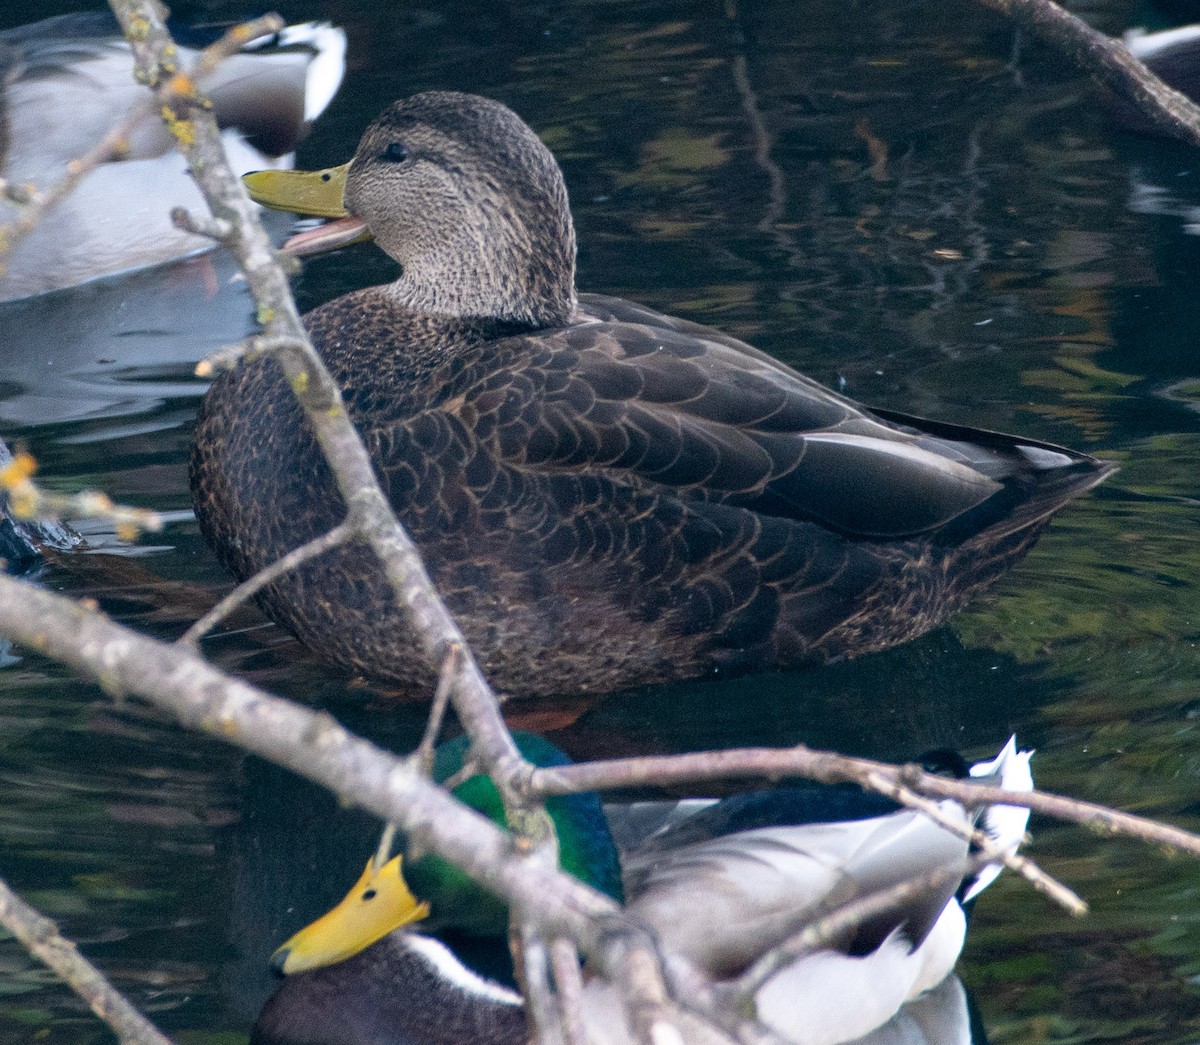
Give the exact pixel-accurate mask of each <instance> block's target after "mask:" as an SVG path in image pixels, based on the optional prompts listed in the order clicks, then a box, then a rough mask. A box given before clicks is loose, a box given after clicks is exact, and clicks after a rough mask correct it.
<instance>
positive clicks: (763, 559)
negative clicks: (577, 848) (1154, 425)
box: [191, 92, 1112, 696]
mask: <svg viewBox="0 0 1200 1045" xmlns="http://www.w3.org/2000/svg"><path fill="white" fill-rule="evenodd" d="M345 202H346V206H347V209H348V210H349V211H350V213H351V214H353V215H355V216H356V217H357V218H359V219H361V221H362V222H365V224H366V225H367V226H368V227H369V229H370V230H371V232H372V233H373V234H374V236H375V238H376V240H377V241H378V242H379V244H380V246H381V247H382V248H383V249H384V250H385V251H387V253H388V254H390V255H391V256H392V257H393V258H395V259H396V260H397V261H398V262H400V264H401V265H402V266H403V274H402V275H401V276H400V278H399V279H398V280H397V281H396V282H395V283H391V284H388V285H385V286H380V287H372V288H369V289H365V290H360V291H356V292H354V293H351V294H347V295H345V296H344V297H341V298H338V299H336V300H335V301H332V302H330V303H328V304H326V305H323V306H322V307H320V308H318V309H315V310H314V311H312V312H310V313H309V314H308V315H307V317H306V320H305V321H306V325H307V327H308V330H309V333H310V334H311V335H312V338H313V340H314V342H315V344H316V346H317V348H318V350H319V351H320V352H321V354H322V356H323V357H324V359H325V361H326V363H327V364H328V366H329V368H330V370H331V371H332V373H333V376H334V377H335V378H336V379H337V380H338V382H339V383H340V384H341V386H342V388H343V391H344V394H345V400H346V405H347V408H348V410H349V412H350V414H351V416H352V417H353V419H354V421H355V423H356V424H357V425H358V427H359V430H360V431H361V433H362V435H363V438H364V440H365V441H366V444H367V447H368V449H369V451H370V452H371V455H372V457H373V460H374V462H375V467H376V471H377V473H378V475H379V479H380V482H381V483H382V485H383V488H384V490H385V492H386V493H387V495H388V496H389V498H390V499H391V502H392V504H393V506H394V507H395V509H396V512H397V514H398V516H399V518H400V520H401V522H402V523H403V524H404V525H405V527H407V529H408V530H409V532H410V533H411V534H412V536H413V538H414V540H415V541H416V542H417V544H418V546H419V547H420V549H421V552H422V554H423V556H424V558H425V562H426V564H427V566H428V568H429V571H430V574H431V576H432V578H433V580H434V582H435V583H436V584H437V586H438V588H439V590H440V591H441V593H442V595H443V597H444V598H445V600H446V602H447V604H448V606H449V607H450V609H451V611H452V612H453V613H454V615H455V616H456V618H457V619H458V621H459V624H460V625H461V627H462V629H463V631H464V633H465V634H466V637H467V639H468V641H469V642H470V643H471V645H472V647H473V648H474V650H475V652H476V654H477V655H478V657H479V658H480V661H481V664H482V667H483V669H484V671H485V672H486V674H487V675H488V677H489V679H490V681H491V682H492V684H493V685H495V686H496V687H498V688H499V689H502V690H505V691H508V692H511V693H513V694H517V695H529V696H548V695H551V694H560V693H566V692H576V691H580V690H590V691H609V690H615V689H621V688H624V687H629V686H635V685H640V684H644V683H652V682H666V681H670V680H675V679H684V678H689V677H693V676H699V675H703V674H707V673H712V672H715V671H737V672H744V671H751V670H763V669H767V668H772V667H781V666H789V665H797V664H805V663H822V662H828V661H831V660H837V659H839V658H842V657H849V656H856V655H858V654H861V653H867V652H871V651H874V650H879V649H883V648H885V647H887V646H891V645H894V644H895V643H898V642H903V641H905V640H907V639H910V638H913V637H915V636H917V635H920V634H921V633H922V632H924V631H927V630H928V629H929V628H931V627H933V626H934V625H935V624H937V623H938V622H939V621H941V620H942V619H943V618H945V617H946V616H947V615H948V614H950V613H951V612H953V611H954V610H956V609H958V608H959V607H960V606H962V605H963V603H965V602H966V601H967V600H968V599H969V598H971V597H972V596H973V595H974V594H976V593H977V592H978V591H979V590H980V589H981V588H983V587H984V586H985V585H987V584H989V583H990V582H992V581H993V580H995V578H996V577H998V576H999V575H1000V574H1001V573H1002V572H1003V571H1004V570H1006V569H1007V568H1008V567H1009V566H1011V565H1012V564H1013V563H1014V562H1016V561H1017V560H1018V559H1019V558H1020V557H1021V556H1022V555H1024V554H1025V553H1026V552H1027V551H1028V550H1029V548H1030V547H1031V546H1032V544H1033V543H1034V541H1035V540H1036V538H1037V536H1038V534H1039V533H1040V532H1041V531H1042V529H1043V528H1044V527H1045V525H1046V524H1047V523H1048V522H1049V520H1050V517H1051V516H1052V515H1053V514H1054V513H1055V512H1056V511H1057V510H1058V509H1059V508H1061V507H1062V506H1063V505H1064V504H1066V503H1067V502H1068V501H1070V500H1072V499H1073V498H1075V497H1077V496H1079V495H1080V494H1082V493H1083V492H1084V491H1086V490H1088V489H1090V488H1091V487H1093V486H1095V485H1096V484H1097V483H1098V482H1100V481H1101V480H1102V479H1103V478H1104V477H1105V476H1106V475H1107V474H1108V473H1109V472H1110V471H1111V470H1112V469H1111V466H1109V465H1107V464H1105V463H1103V462H1100V461H1097V460H1095V459H1093V458H1091V457H1087V456H1084V455H1082V454H1077V453H1073V452H1071V451H1069V450H1065V449H1062V448H1060V447H1056V446H1050V445H1047V444H1044V443H1038V442H1034V441H1031V440H1023V439H1019V438H1016V437H1012V436H1005V435H998V434H994V433H991V432H984V431H977V430H974V429H969V428H961V427H956V426H953V425H945V424H940V423H937V422H930V421H923V420H918V419H915V418H911V417H905V416H902V415H899V414H894V413H891V412H885V411H869V410H866V409H864V408H862V407H860V406H858V405H856V404H855V403H853V402H851V401H849V400H847V399H844V398H842V397H841V396H838V395H835V394H834V393H832V392H830V391H829V390H827V389H825V388H824V387H822V386H820V385H818V384H817V383H815V382H814V381H811V380H809V379H808V378H806V377H804V376H802V375H800V374H798V373H796V372H795V371H793V370H791V369H789V368H788V367H786V366H784V365H783V364H781V363H778V362H776V361H774V360H772V359H771V358H769V357H768V356H766V355H764V354H763V353H761V352H758V351H756V350H755V349H753V348H751V347H749V346H748V345H745V344H743V343H742V342H740V341H737V340H735V339H734V338H731V337H727V336H725V335H723V334H721V333H718V332H717V331H714V330H710V329H708V328H707V327H703V326H699V325H697V324H694V323H688V322H684V321H682V320H678V319H673V318H671V317H668V316H663V315H659V314H657V313H655V312H652V311H650V310H648V309H645V308H642V307H640V306H638V305H635V304H631V303H629V302H627V301H621V300H618V299H615V298H605V297H598V296H594V295H577V294H576V291H575V281H574V275H575V238H574V231H573V228H572V224H571V216H570V210H569V207H568V204H567V195H566V190H565V187H564V185H563V181H562V175H561V173H560V171H559V169H558V165H557V164H556V163H555V161H554V158H553V156H551V154H550V152H549V151H548V150H547V149H546V148H545V146H544V145H543V144H542V143H541V142H540V141H539V140H538V138H537V136H536V135H535V134H534V133H533V132H532V131H531V130H530V129H529V128H528V127H526V126H525V124H524V123H522V122H521V120H520V119H519V118H518V117H517V116H516V115H514V114H513V113H512V112H511V111H510V110H508V109H507V108H505V107H504V106H503V105H500V104H499V103H497V102H493V101H488V100H486V99H483V98H478V97H474V96H470V95H462V94H452V93H441V92H437V93H427V94H420V95H416V96H415V97H413V98H410V99H408V100H407V101H403V102H397V103H396V104H394V105H393V106H391V108H389V109H388V110H387V111H386V112H385V113H384V114H383V115H382V116H381V117H380V118H379V120H377V121H376V122H375V123H374V124H373V125H372V126H371V127H370V128H368V129H367V131H366V133H365V134H364V136H363V139H362V142H361V144H360V145H359V148H358V151H357V153H356V155H355V158H354V161H353V163H352V164H351V165H350V168H349V173H348V177H347V182H346V191H345ZM191 481H192V493H193V500H194V503H195V506H196V514H197V517H198V519H199V521H200V526H201V529H202V531H203V533H204V535H205V537H206V538H207V540H208V541H209V543H210V544H211V545H212V547H213V548H214V549H215V550H216V552H217V554H218V556H219V557H220V558H221V560H222V561H223V562H224V563H225V564H226V565H227V566H228V567H229V568H230V569H231V570H233V572H234V573H235V574H236V575H237V576H238V577H242V578H244V577H247V576H249V575H250V574H252V573H254V572H255V571H257V570H260V569H262V568H263V567H264V566H266V565H268V564H269V563H271V562H273V561H274V560H275V559H277V558H279V557H280V556H281V555H283V554H284V553H286V552H288V551H290V550H291V549H292V548H295V547H297V546H298V545H300V544H303V543H304V542H306V541H308V540H310V539H312V538H313V537H315V536H317V535H318V534H320V533H321V532H323V531H324V530H326V529H328V528H330V527H332V526H334V525H336V524H337V523H338V522H340V521H341V519H342V517H343V514H344V506H343V503H342V501H341V498H340V496H339V494H338V493H337V491H336V489H335V486H334V483H333V481H332V479H331V477H330V474H329V472H328V469H327V468H326V466H325V464H324V463H323V461H322V458H321V455H320V453H319V452H318V450H317V447H316V444H315V441H314V439H313V437H312V434H311V432H310V430H309V428H308V426H307V425H306V423H305V421H304V420H303V418H302V416H301V413H300V410H299V408H298V406H297V405H296V404H295V402H294V400H293V397H292V394H291V392H290V390H289V389H288V387H287V384H286V382H285V381H284V379H283V376H282V374H281V373H280V371H279V370H278V368H277V366H276V365H275V364H274V363H273V362H271V361H270V360H258V361H254V362H250V363H246V364H244V365H242V366H240V367H239V368H238V369H237V370H236V371H234V372H232V373H228V374H225V375H223V376H222V377H221V378H219V379H218V380H217V381H216V382H215V383H214V384H213V386H212V388H211V389H210V390H209V392H208V394H207V396H206V397H205V400H204V405H203V408H202V411H201V415H200V420H199V423H198V425H197V429H196V436H195V444H194V447H193V451H192V458H191ZM261 602H262V605H263V607H264V609H265V610H266V611H267V613H269V614H270V615H271V616H272V617H273V618H274V619H275V620H277V621H278V622H279V623H280V624H282V625H284V626H285V627H287V628H289V629H290V630H291V631H293V632H294V633H295V634H296V635H297V636H298V637H299V638H300V639H301V640H302V641H303V642H304V643H306V644H307V645H308V646H309V647H311V648H312V649H313V650H314V651H315V652H316V653H318V654H319V655H321V656H323V657H326V658H328V659H329V660H331V661H333V662H335V663H337V664H340V665H343V666H344V667H346V668H349V669H351V670H353V671H357V672H361V673H363V674H365V675H368V676H370V677H373V678H375V679H381V680H388V681H394V682H398V683H401V684H402V685H406V686H412V687H421V686H426V685H428V684H429V682H430V675H429V672H428V670H427V669H426V668H425V666H424V665H422V664H421V663H420V662H419V657H418V656H416V655H415V653H414V649H413V644H412V642H411V639H410V636H409V635H408V634H407V633H406V630H405V628H404V626H403V623H402V621H401V617H400V615H399V614H398V613H397V612H396V610H395V607H394V604H393V600H392V597H391V595H390V592H389V589H388V587H387V585H386V583H385V581H384V579H383V577H382V575H381V573H380V571H379V570H378V569H377V568H376V565H375V563H374V561H373V559H372V556H371V553H370V552H369V551H368V550H366V549H363V548H359V547H348V548H341V549H339V550H336V551H334V552H331V553H329V554H327V555H325V556H324V557H322V558H321V559H319V560H316V561H314V562H311V563H309V564H308V565H306V566H304V567H303V568H301V569H299V570H297V571H295V572H293V573H292V574H290V575H288V576H287V577H285V578H284V579H282V580H280V581H278V582H276V583H275V584H273V585H271V586H270V587H268V588H266V589H265V590H264V592H263V594H262V596H261Z"/></svg>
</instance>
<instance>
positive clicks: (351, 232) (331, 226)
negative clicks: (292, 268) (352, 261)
mask: <svg viewBox="0 0 1200 1045" xmlns="http://www.w3.org/2000/svg"><path fill="white" fill-rule="evenodd" d="M370 238H371V232H370V230H369V229H368V228H367V223H366V222H365V221H363V220H362V219H361V218H340V219H339V220H337V221H331V222H329V223H328V224H326V225H322V226H321V227H320V228H316V229H309V230H308V231H307V232H300V233H297V234H296V235H295V236H292V237H291V239H289V240H288V241H287V242H286V243H284V245H283V250H284V252H285V253H287V254H291V255H292V256H293V257H297V258H304V257H308V256H309V255H311V254H323V253H324V252H325V251H328V250H337V249H338V248H340V247H348V246H350V244H352V243H362V242H363V241H364V240H369V239H370Z"/></svg>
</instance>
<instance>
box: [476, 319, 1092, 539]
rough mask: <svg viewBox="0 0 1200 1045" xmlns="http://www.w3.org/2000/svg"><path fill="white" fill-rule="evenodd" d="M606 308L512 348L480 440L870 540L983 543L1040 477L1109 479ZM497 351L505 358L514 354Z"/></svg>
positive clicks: (490, 379)
mask: <svg viewBox="0 0 1200 1045" xmlns="http://www.w3.org/2000/svg"><path fill="white" fill-rule="evenodd" d="M597 300H599V301H601V302H603V303H605V304H607V303H608V301H609V299H594V298H590V297H588V298H585V299H584V300H583V302H582V305H581V310H580V311H581V316H582V317H583V319H582V321H581V322H579V323H577V324H575V325H572V326H570V327H566V328H563V329H561V330H557V331H547V332H542V333H539V334H538V335H537V336H536V338H518V339H515V340H516V341H517V342H518V343H519V346H520V349H519V352H518V353H515V355H520V356H523V357H524V362H523V365H515V366H504V367H500V366H496V367H494V368H493V369H492V370H491V372H490V373H489V374H487V375H486V377H485V378H484V380H483V381H482V382H481V383H480V385H479V386H478V387H477V388H475V389H473V390H471V391H470V392H468V393H467V396H466V398H467V400H468V402H470V403H471V404H472V405H473V407H474V411H475V417H474V421H475V425H476V431H477V432H479V433H480V434H481V435H482V436H483V437H484V438H490V439H491V440H493V441H494V443H495V446H496V448H497V451H498V454H499V456H500V457H502V458H503V459H505V460H508V461H511V462H513V463H514V464H515V465H517V466H518V467H527V468H536V469H539V470H561V471H570V472H578V471H579V470H580V469H587V470H590V471H592V472H593V473H595V474H602V475H607V476H612V477H619V478H620V479H621V481H624V482H627V483H631V484H635V485H637V486H639V487H641V488H643V489H648V490H654V491H656V492H657V491H661V490H663V489H664V488H666V489H669V490H670V491H671V492H672V493H673V494H674V495H676V496H680V497H683V498H686V499H689V500H694V501H710V502H714V501H715V502H720V503H725V504H729V505H735V506H737V507H742V508H748V509H750V510H752V511H755V512H756V513H759V514H762V515H767V516H776V517H780V518H786V519H791V520H799V521H808V522H814V523H817V524H819V525H821V526H824V527H826V528H829V529H832V530H835V531H837V532H839V533H841V534H843V535H845V536H849V537H853V538H865V539H876V540H879V539H896V538H903V537H911V536H915V535H923V534H931V533H934V532H935V531H939V530H943V529H949V530H953V531H954V532H955V534H956V535H957V536H961V532H960V531H962V530H963V529H964V527H965V528H966V530H967V532H977V531H978V530H981V529H983V528H984V527H985V526H987V525H989V524H991V523H993V522H995V521H996V520H998V519H999V518H1002V517H1004V516H1005V515H1006V514H1008V513H1010V512H1012V510H1013V507H1014V501H1019V500H1021V499H1022V498H1026V497H1028V496H1029V495H1030V493H1031V490H1032V488H1034V487H1036V486H1037V484H1038V481H1039V477H1040V476H1041V475H1042V474H1043V473H1053V474H1055V475H1057V476H1060V477H1062V476H1065V475H1069V476H1070V478H1071V480H1073V481H1072V482H1069V483H1068V485H1069V486H1070V487H1071V488H1072V489H1073V488H1074V487H1081V488H1082V487H1084V486H1085V485H1086V484H1088V483H1091V482H1098V481H1099V478H1096V477H1095V476H1096V474H1097V472H1101V473H1102V471H1103V470H1102V469H1101V468H1099V466H1098V465H1097V463H1096V462H1094V461H1093V460H1092V459H1090V458H1087V457H1083V456H1081V455H1076V454H1072V453H1070V452H1068V451H1065V450H1062V449H1060V448H1058V447H1053V446H1049V445H1048V444H1041V443H1035V442H1031V441H1030V442H1026V441H1019V440H1016V439H1012V438H1009V437H1005V436H998V435H994V434H993V433H988V432H979V431H975V430H971V429H963V428H957V427H955V426H939V425H925V426H924V428H921V427H917V426H918V425H924V422H920V421H916V420H915V419H910V418H904V417H902V416H901V415H891V416H890V417H885V416H883V415H881V414H874V413H871V412H868V411H866V410H864V409H862V408H860V407H858V406H857V405H856V404H854V403H852V402H851V401H849V400H847V399H845V398H843V397H842V396H838V395H836V394H835V393H833V392H830V391H829V390H828V389H826V388H824V387H822V386H821V385H819V384H818V383H817V382H815V381H812V380H810V379H809V378H806V377H804V376H802V375H800V374H798V373H796V372H795V371H793V370H791V369H789V368H788V367H785V366H782V365H781V364H779V363H777V362H775V361H773V360H771V359H770V358H769V357H767V356H765V355H763V354H762V353H760V352H757V351H755V350H753V349H751V348H750V347H749V346H746V345H743V344H742V343H741V342H739V341H737V340H736V339H733V338H729V337H726V336H724V335H720V334H717V333H716V332H714V331H709V330H707V329H706V328H704V327H700V326H697V325H695V324H684V323H682V322H681V321H675V320H668V318H667V317H657V316H656V314H654V313H652V312H650V311H649V310H646V309H640V308H635V307H632V306H627V303H623V302H618V303H615V304H614V306H613V307H612V308H601V307H599V305H598V304H597V303H596V302H597ZM616 305H622V306H627V307H624V308H622V309H621V310H620V312H619V313H618V312H617V311H616V307H615V306H616ZM608 315H620V316H622V317H623V318H619V319H607V318H604V317H606V316H608ZM642 319H644V320H646V321H645V322H635V321H634V320H642ZM494 348H495V349H496V352H497V357H496V359H495V361H496V362H499V361H500V359H501V358H502V357H503V356H504V355H505V354H506V353H505V351H504V348H505V342H503V341H502V342H499V343H497V345H495V346H494ZM512 362H513V363H516V359H515V358H514V359H513V360H512ZM1100 477H1102V475H1101V476H1100ZM1062 500H1063V496H1062V491H1059V492H1058V493H1057V494H1056V495H1055V497H1053V498H1051V501H1052V504H1053V507H1057V506H1058V505H1059V504H1061V503H1062ZM989 502H991V503H990V504H989ZM985 504H986V505H988V509H989V510H988V511H985V512H980V513H976V512H975V510H976V509H979V508H980V507H981V506H983V505H985ZM1044 510H1045V511H1047V512H1048V511H1050V510H1053V508H1052V507H1048V508H1045V509H1044ZM955 524H958V525H955Z"/></svg>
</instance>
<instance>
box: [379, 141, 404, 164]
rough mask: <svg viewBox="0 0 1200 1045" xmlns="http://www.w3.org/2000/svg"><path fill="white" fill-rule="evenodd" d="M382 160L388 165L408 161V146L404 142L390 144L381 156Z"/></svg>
mask: <svg viewBox="0 0 1200 1045" xmlns="http://www.w3.org/2000/svg"><path fill="white" fill-rule="evenodd" d="M379 158H380V159H381V160H387V162H388V163H403V162H404V161H405V160H407V159H408V146H407V145H405V144H404V142H388V146H387V148H386V149H384V150H383V152H382V153H381V154H380V156H379Z"/></svg>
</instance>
